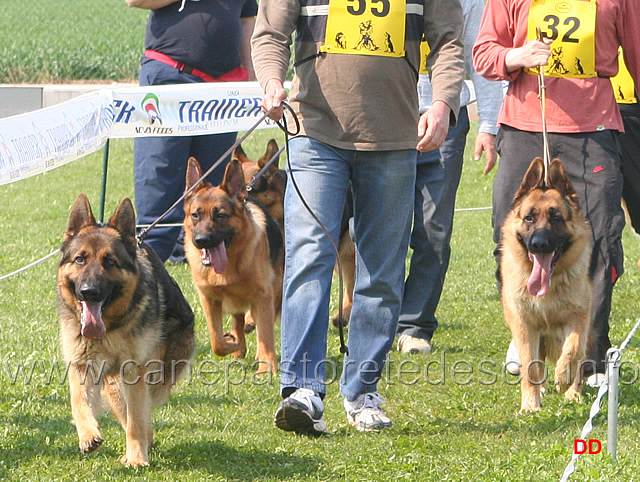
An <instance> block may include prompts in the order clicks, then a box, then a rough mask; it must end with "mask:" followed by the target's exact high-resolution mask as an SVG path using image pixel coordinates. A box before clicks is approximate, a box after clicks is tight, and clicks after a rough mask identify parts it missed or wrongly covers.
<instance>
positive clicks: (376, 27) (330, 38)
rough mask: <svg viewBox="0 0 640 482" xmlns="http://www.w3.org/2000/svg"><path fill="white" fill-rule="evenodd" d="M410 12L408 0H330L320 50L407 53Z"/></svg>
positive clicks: (399, 54) (345, 52)
mask: <svg viewBox="0 0 640 482" xmlns="http://www.w3.org/2000/svg"><path fill="white" fill-rule="evenodd" d="M406 13H407V6H406V1H405V0H330V1H329V14H328V16H327V29H326V33H325V44H324V45H323V46H322V47H321V48H320V51H321V52H327V53H331V54H357V55H378V56H383V57H403V56H404V54H405V51H404V38H405V23H406Z"/></svg>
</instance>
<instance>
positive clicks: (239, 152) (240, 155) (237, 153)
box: [232, 145, 251, 162]
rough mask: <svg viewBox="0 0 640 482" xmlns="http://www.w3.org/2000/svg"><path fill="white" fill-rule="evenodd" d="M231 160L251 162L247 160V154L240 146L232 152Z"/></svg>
mask: <svg viewBox="0 0 640 482" xmlns="http://www.w3.org/2000/svg"><path fill="white" fill-rule="evenodd" d="M232 159H238V160H239V161H240V162H251V159H249V158H248V157H247V154H246V153H245V152H244V149H243V148H242V145H239V146H238V147H236V148H235V149H234V150H233V156H232Z"/></svg>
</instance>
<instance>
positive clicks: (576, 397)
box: [564, 385, 582, 402]
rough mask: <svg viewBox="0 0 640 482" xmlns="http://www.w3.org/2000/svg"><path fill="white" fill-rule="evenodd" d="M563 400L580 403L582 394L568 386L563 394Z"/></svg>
mask: <svg viewBox="0 0 640 482" xmlns="http://www.w3.org/2000/svg"><path fill="white" fill-rule="evenodd" d="M564 398H566V399H567V400H569V401H570V402H582V394H581V393H580V392H579V391H578V390H576V389H575V388H574V387H573V385H572V386H570V387H569V388H568V389H567V391H566V392H564Z"/></svg>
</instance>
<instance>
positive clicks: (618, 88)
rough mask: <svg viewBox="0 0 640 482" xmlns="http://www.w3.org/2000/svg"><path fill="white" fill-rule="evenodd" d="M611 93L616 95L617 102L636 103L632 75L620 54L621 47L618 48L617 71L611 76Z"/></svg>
mask: <svg viewBox="0 0 640 482" xmlns="http://www.w3.org/2000/svg"><path fill="white" fill-rule="evenodd" d="M611 85H612V86H613V94H614V95H615V96H616V102H618V104H637V103H638V98H637V97H636V90H635V88H634V85H633V77H631V74H630V73H629V71H628V70H627V66H626V65H625V63H624V57H623V56H622V47H620V49H619V50H618V73H617V75H616V76H615V77H611Z"/></svg>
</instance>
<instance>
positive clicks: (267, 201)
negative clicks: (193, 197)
mask: <svg viewBox="0 0 640 482" xmlns="http://www.w3.org/2000/svg"><path fill="white" fill-rule="evenodd" d="M277 153H278V143H277V142H276V140H275V139H270V140H269V142H268V143H267V147H266V150H265V152H264V154H263V156H262V157H261V158H260V159H258V160H257V161H252V160H251V159H249V157H248V156H247V154H246V153H245V152H244V149H243V148H242V146H241V145H240V146H238V147H236V148H235V149H234V151H233V159H237V160H239V161H240V162H241V163H242V172H243V173H244V181H245V183H246V184H247V186H252V187H251V189H249V188H248V187H247V189H248V190H249V196H250V197H252V198H253V199H255V200H257V201H259V202H260V203H262V205H263V206H264V207H265V208H266V209H267V211H269V214H270V215H271V217H272V218H273V219H274V220H275V221H276V222H277V223H278V225H279V226H280V231H281V232H282V236H283V237H284V190H285V188H286V187H287V173H286V172H285V171H284V169H280V168H279V167H278V161H279V159H276V160H274V161H273V162H272V163H271V164H268V163H269V161H270V160H271V159H272V158H273V157H274V156H275V155H276V154H277ZM265 166H267V168H266V170H265V171H264V172H262V173H261V171H262V169H264V167H265ZM280 257H281V259H280V260H278V266H280V265H281V266H284V249H282V250H280ZM273 289H274V291H275V295H274V296H275V300H276V303H281V301H282V276H276V279H275V283H274V286H273ZM279 313H280V306H278V307H277V308H276V314H279ZM255 327H256V323H255V321H254V320H253V318H252V316H251V312H249V313H247V315H246V316H245V324H244V332H245V333H250V332H252V331H253V330H254V329H255Z"/></svg>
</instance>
